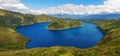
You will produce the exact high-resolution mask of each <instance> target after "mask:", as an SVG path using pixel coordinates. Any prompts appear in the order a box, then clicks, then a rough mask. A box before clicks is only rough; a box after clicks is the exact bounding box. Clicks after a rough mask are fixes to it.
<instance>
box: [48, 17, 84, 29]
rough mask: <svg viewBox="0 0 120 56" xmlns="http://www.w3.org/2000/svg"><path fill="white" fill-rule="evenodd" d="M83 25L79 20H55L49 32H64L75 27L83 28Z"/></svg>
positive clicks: (49, 26)
mask: <svg viewBox="0 0 120 56" xmlns="http://www.w3.org/2000/svg"><path fill="white" fill-rule="evenodd" d="M81 26H82V24H81V23H80V22H79V21H77V20H61V19H58V20H55V21H52V23H51V24H50V25H48V27H47V29H48V30H64V29H69V28H74V27H81Z"/></svg>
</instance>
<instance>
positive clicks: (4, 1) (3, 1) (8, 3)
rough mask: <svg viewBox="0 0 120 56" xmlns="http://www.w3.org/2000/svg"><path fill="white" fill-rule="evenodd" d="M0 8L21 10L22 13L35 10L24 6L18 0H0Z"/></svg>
mask: <svg viewBox="0 0 120 56" xmlns="http://www.w3.org/2000/svg"><path fill="white" fill-rule="evenodd" d="M0 8H1V9H6V10H11V11H16V12H22V13H34V12H35V11H34V10H32V9H29V8H28V7H26V6H25V5H24V4H23V3H21V2H20V0H0Z"/></svg>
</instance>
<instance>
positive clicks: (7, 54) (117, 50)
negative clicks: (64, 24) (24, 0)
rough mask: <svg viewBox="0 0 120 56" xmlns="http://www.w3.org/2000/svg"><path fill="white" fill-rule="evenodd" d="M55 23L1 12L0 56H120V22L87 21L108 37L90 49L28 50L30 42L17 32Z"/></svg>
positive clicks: (30, 16)
mask: <svg viewBox="0 0 120 56" xmlns="http://www.w3.org/2000/svg"><path fill="white" fill-rule="evenodd" d="M56 19H58V18H54V17H50V16H46V15H32V14H21V13H18V12H11V11H7V10H2V9H0V56H120V19H113V20H85V21H87V22H94V23H97V25H98V28H99V29H100V30H102V31H103V32H104V34H105V36H104V38H103V39H102V40H101V41H100V42H99V43H98V44H97V45H96V46H95V47H92V48H88V49H79V48H74V47H57V46H56V47H50V48H33V49H26V48H25V43H26V42H27V41H28V39H26V38H25V37H23V36H21V35H20V34H18V33H17V32H16V31H15V30H14V29H15V27H16V26H23V25H29V24H33V23H40V22H52V21H53V20H56ZM61 20H65V19H61Z"/></svg>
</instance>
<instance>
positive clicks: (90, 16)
mask: <svg viewBox="0 0 120 56" xmlns="http://www.w3.org/2000/svg"><path fill="white" fill-rule="evenodd" d="M50 16H53V17H60V18H70V19H80V20H84V19H113V18H115V19H116V18H117V19H118V18H120V14H97V15H68V14H55V15H50Z"/></svg>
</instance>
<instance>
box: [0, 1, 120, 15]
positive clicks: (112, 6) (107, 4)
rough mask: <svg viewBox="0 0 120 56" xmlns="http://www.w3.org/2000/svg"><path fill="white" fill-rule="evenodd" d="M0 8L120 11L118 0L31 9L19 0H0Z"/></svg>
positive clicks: (48, 11)
mask: <svg viewBox="0 0 120 56" xmlns="http://www.w3.org/2000/svg"><path fill="white" fill-rule="evenodd" d="M0 8H2V9H7V10H12V11H17V12H22V13H32V14H80V15H84V14H109V13H120V0H105V1H104V4H103V5H97V6H95V5H88V6H85V5H82V4H80V5H75V4H65V5H61V6H58V7H49V8H47V9H39V10H32V9H30V8H29V7H26V6H25V5H24V4H23V3H21V2H20V0H0Z"/></svg>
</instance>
